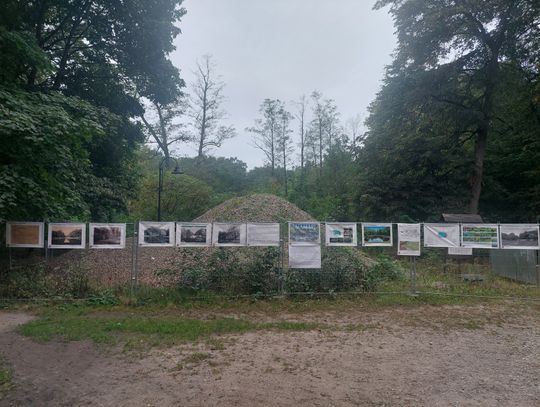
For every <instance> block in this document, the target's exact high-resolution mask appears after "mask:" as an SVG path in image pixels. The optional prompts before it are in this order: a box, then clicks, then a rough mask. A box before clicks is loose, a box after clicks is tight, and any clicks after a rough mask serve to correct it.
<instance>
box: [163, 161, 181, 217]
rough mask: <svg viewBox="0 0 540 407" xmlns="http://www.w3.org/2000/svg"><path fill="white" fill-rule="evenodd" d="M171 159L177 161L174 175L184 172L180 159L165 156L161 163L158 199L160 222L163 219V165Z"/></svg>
mask: <svg viewBox="0 0 540 407" xmlns="http://www.w3.org/2000/svg"><path fill="white" fill-rule="evenodd" d="M169 160H174V162H175V165H174V170H173V171H172V174H174V175H180V174H183V172H182V171H181V170H180V165H179V164H178V160H177V159H176V158H173V157H163V159H162V160H161V162H160V163H159V181H158V201H157V220H158V222H160V221H161V191H163V166H164V164H165V163H166V162H168V161H169Z"/></svg>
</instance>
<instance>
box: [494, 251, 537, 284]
mask: <svg viewBox="0 0 540 407" xmlns="http://www.w3.org/2000/svg"><path fill="white" fill-rule="evenodd" d="M490 260H491V269H492V271H493V273H494V274H496V275H498V276H501V277H506V278H509V279H512V280H516V281H521V282H524V283H529V284H537V285H538V284H540V281H539V279H540V276H539V268H538V250H492V251H491V253H490Z"/></svg>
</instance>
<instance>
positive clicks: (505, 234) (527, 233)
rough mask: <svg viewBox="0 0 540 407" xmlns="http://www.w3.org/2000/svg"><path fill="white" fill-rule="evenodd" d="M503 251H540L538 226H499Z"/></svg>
mask: <svg viewBox="0 0 540 407" xmlns="http://www.w3.org/2000/svg"><path fill="white" fill-rule="evenodd" d="M499 232H500V242H501V249H532V250H538V249H540V245H539V241H538V236H539V226H538V225H532V224H531V225H499Z"/></svg>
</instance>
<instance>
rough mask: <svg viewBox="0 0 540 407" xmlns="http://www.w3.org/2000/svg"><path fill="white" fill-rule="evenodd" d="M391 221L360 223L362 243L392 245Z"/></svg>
mask: <svg viewBox="0 0 540 407" xmlns="http://www.w3.org/2000/svg"><path fill="white" fill-rule="evenodd" d="M392 244H393V240H392V224H391V223H362V245H364V246H392Z"/></svg>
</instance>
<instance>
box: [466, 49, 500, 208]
mask: <svg viewBox="0 0 540 407" xmlns="http://www.w3.org/2000/svg"><path fill="white" fill-rule="evenodd" d="M498 68H499V66H498V52H493V55H492V57H491V60H490V62H489V64H488V66H487V82H486V88H485V92H484V102H483V106H482V113H483V118H482V121H481V122H480V125H479V126H478V132H477V136H476V140H475V142H474V167H473V173H472V176H471V201H470V203H469V212H470V213H474V214H477V213H478V209H479V203H480V196H481V194H482V178H483V176H484V158H485V156H486V146H487V139H488V134H489V129H490V125H491V117H492V115H493V96H494V93H495V84H496V81H497V73H498Z"/></svg>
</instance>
